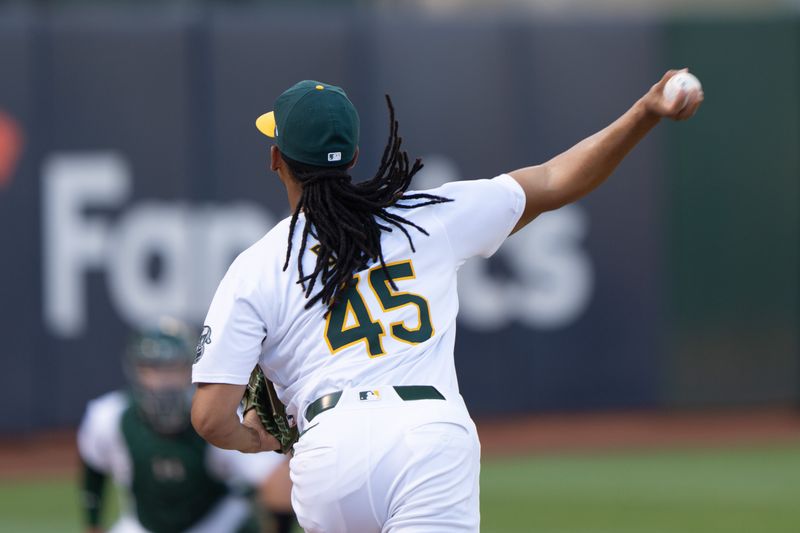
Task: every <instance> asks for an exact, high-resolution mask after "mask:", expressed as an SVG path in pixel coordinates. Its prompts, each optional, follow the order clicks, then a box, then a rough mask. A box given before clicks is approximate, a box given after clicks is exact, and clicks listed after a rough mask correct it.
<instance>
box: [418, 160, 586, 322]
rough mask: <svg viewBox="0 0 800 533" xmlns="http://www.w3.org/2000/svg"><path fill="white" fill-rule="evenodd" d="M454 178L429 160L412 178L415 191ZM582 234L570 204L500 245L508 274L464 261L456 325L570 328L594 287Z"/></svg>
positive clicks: (579, 213)
mask: <svg viewBox="0 0 800 533" xmlns="http://www.w3.org/2000/svg"><path fill="white" fill-rule="evenodd" d="M459 176H461V174H460V172H459V171H458V168H457V167H456V165H455V164H454V163H453V162H452V161H450V160H449V159H447V158H444V157H441V156H430V157H427V158H426V159H425V167H424V168H423V169H422V171H420V173H419V174H418V175H417V177H416V178H415V180H416V185H417V186H418V187H419V188H433V187H438V186H440V185H442V184H443V183H446V182H448V181H452V180H454V179H459ZM588 231H589V217H588V216H587V214H586V212H585V211H584V209H583V208H582V207H581V206H580V205H578V204H572V205H568V206H566V207H563V208H561V209H559V210H557V211H552V212H549V213H545V214H543V215H541V216H539V217H538V218H537V219H536V220H535V221H534V222H533V223H531V224H530V225H529V226H527V227H526V228H524V229H522V230H520V231H519V232H517V234H515V235H514V236H512V237H511V238H509V239H508V241H506V243H504V244H503V246H502V247H501V248H500V250H499V251H498V252H497V254H496V256H495V257H496V258H497V260H498V261H502V262H503V263H504V265H505V266H507V267H508V270H510V273H511V276H496V275H492V274H491V273H490V272H489V265H490V263H489V262H488V261H486V260H484V259H480V258H477V259H471V260H469V261H467V262H466V263H465V264H464V265H463V266H462V267H461V270H460V271H459V273H458V296H459V321H460V322H461V323H462V324H464V325H466V326H468V327H469V328H471V329H476V330H483V331H494V330H498V329H501V328H504V327H507V326H509V325H511V324H513V323H518V324H522V325H524V326H527V327H530V328H533V329H540V330H544V329H558V328H564V327H567V326H569V325H570V324H572V323H573V322H574V321H575V320H577V319H578V318H580V316H581V315H582V314H583V313H584V312H585V311H586V309H587V308H588V307H589V303H590V301H591V296H592V292H593V289H594V272H593V269H592V263H591V260H590V257H589V254H588V252H587V251H586V249H585V248H584V247H583V241H584V239H585V238H586V236H587V234H588ZM492 260H495V259H492Z"/></svg>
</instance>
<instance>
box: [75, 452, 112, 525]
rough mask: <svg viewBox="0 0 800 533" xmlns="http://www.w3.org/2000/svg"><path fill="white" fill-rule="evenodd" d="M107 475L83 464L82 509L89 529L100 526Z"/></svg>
mask: <svg viewBox="0 0 800 533" xmlns="http://www.w3.org/2000/svg"><path fill="white" fill-rule="evenodd" d="M105 485H106V475H105V474H104V473H102V472H100V471H98V470H95V469H94V468H92V467H91V466H89V465H88V464H87V463H86V462H84V463H83V490H82V491H81V508H82V510H83V516H84V520H85V521H86V525H87V526H89V527H98V526H99V525H100V511H101V510H102V508H103V492H104V491H103V489H104V488H105Z"/></svg>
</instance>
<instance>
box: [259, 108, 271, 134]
mask: <svg viewBox="0 0 800 533" xmlns="http://www.w3.org/2000/svg"><path fill="white" fill-rule="evenodd" d="M256 128H258V131H260V132H261V133H263V134H264V135H266V136H267V137H272V138H275V113H274V112H273V111H270V112H269V113H264V114H263V115H261V116H260V117H258V118H257V119H256Z"/></svg>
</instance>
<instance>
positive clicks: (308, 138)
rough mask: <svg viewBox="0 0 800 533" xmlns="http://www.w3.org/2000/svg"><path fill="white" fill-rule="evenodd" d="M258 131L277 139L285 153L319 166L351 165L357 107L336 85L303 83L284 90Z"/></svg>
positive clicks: (279, 146) (259, 118) (282, 151)
mask: <svg viewBox="0 0 800 533" xmlns="http://www.w3.org/2000/svg"><path fill="white" fill-rule="evenodd" d="M256 128H258V131H260V132H261V133H263V134H264V135H266V136H267V137H272V138H273V139H275V142H276V144H277V145H278V148H279V149H280V151H281V153H282V154H285V155H286V156H287V157H289V158H290V159H294V160H295V161H299V162H301V163H305V164H307V165H314V166H319V167H335V166H340V165H343V164H345V163H348V162H350V161H352V160H353V157H355V155H356V147H357V146H358V129H359V120H358V113H357V112H356V108H355V107H354V106H353V103H352V102H351V101H350V100H349V99H348V98H347V95H346V94H345V92H344V91H343V90H342V89H341V88H340V87H336V86H335V85H330V84H328V83H322V82H319V81H314V80H304V81H301V82H300V83H297V84H295V85H293V86H292V87H290V88H289V89H287V90H286V91H284V93H283V94H282V95H280V96H279V97H278V99H277V100H276V101H275V109H274V111H270V112H269V113H264V114H263V115H261V116H260V117H258V119H257V120H256Z"/></svg>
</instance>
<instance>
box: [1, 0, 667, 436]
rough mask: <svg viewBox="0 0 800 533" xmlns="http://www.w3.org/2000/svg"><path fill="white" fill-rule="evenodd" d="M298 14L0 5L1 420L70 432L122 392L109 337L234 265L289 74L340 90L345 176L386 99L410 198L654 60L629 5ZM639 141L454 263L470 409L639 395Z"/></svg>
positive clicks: (579, 119) (191, 312)
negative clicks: (409, 165) (584, 182)
mask: <svg viewBox="0 0 800 533" xmlns="http://www.w3.org/2000/svg"><path fill="white" fill-rule="evenodd" d="M315 13H316V15H315V16H309V14H308V13H307V12H302V11H291V10H281V11H258V12H256V13H253V12H249V11H220V12H208V11H205V12H195V11H186V12H183V11H181V12H176V11H170V12H156V11H147V10H130V11H124V12H121V11H89V12H84V11H79V12H76V11H67V12H56V13H49V14H47V15H45V14H38V15H37V14H30V13H28V14H19V13H12V12H3V11H0V72H2V82H1V83H0V112H2V114H3V115H2V116H5V117H7V119H6V120H5V122H0V126H1V125H2V124H3V123H5V124H11V126H8V128H10V129H12V130H14V131H16V132H17V133H18V134H19V136H20V137H21V138H22V139H23V140H24V141H23V150H22V153H21V156H20V157H18V158H16V159H14V161H13V162H12V163H13V171H10V172H8V174H9V176H8V177H7V178H3V175H2V174H0V178H3V179H2V180H1V181H0V187H2V188H0V242H1V243H2V250H3V262H2V276H0V295H2V302H3V304H2V306H0V335H2V338H3V339H4V351H3V352H2V354H1V355H0V357H2V366H3V372H2V374H0V384H2V386H0V403H2V405H7V406H8V405H14V406H18V408H16V409H14V410H5V409H4V410H3V416H2V419H0V431H2V432H6V433H8V432H13V431H24V430H30V429H37V428H46V427H61V426H69V425H73V424H75V423H77V421H78V420H79V417H80V415H81V412H82V409H83V407H84V405H85V402H86V401H87V400H88V399H90V398H92V397H94V396H96V395H98V394H101V393H103V392H105V391H107V390H110V389H112V388H115V387H118V386H120V385H121V384H122V383H123V376H122V371H121V368H120V353H121V350H122V347H123V345H124V342H125V338H126V333H127V332H128V331H129V330H130V329H131V328H134V327H136V326H137V325H140V324H143V323H146V322H147V321H148V320H152V318H153V317H155V316H158V315H162V314H171V315H177V316H180V317H183V318H185V319H187V320H189V321H191V322H192V323H194V324H200V323H201V322H202V319H203V315H204V313H205V310H206V308H207V305H208V303H209V301H210V298H211V295H212V293H213V290H214V288H215V287H216V284H217V282H218V281H219V279H220V278H221V276H222V274H223V273H224V271H225V269H226V268H227V265H228V264H229V263H230V261H231V260H232V258H233V257H235V255H236V254H237V253H238V252H239V251H241V250H242V249H244V248H245V247H247V246H248V245H249V244H250V243H252V242H253V241H255V240H256V239H257V238H258V237H259V236H260V235H261V234H262V233H263V232H264V231H266V229H268V228H269V227H270V226H271V225H272V224H274V223H275V222H276V221H277V220H279V219H281V218H282V217H284V216H286V214H287V212H286V211H287V208H286V205H285V193H284V192H283V190H282V188H281V187H280V184H279V183H278V181H277V180H276V179H275V178H274V177H273V175H272V174H271V173H269V171H268V168H267V157H268V143H266V142H265V140H264V139H263V138H262V137H260V136H259V135H258V134H257V132H256V131H255V129H254V127H253V121H254V118H255V117H256V116H257V115H258V114H260V113H261V112H263V111H265V110H268V109H269V108H270V106H271V103H272V101H273V100H274V98H275V97H276V96H277V95H278V94H279V93H280V92H281V91H282V90H283V89H284V88H286V87H287V86H289V85H291V84H292V83H294V82H295V81H297V80H299V79H305V78H315V79H320V80H324V81H327V82H330V83H334V84H337V85H341V86H343V87H345V88H346V89H347V90H348V92H349V94H350V96H351V98H352V100H353V101H354V102H355V104H356V105H357V107H358V109H359V110H360V113H361V116H362V143H361V149H362V158H361V161H360V163H359V167H358V169H357V172H356V174H357V175H358V176H360V177H366V176H368V175H369V174H370V171H371V170H372V169H374V168H375V166H376V164H377V161H378V158H379V155H380V152H381V151H382V148H383V143H384V141H385V138H386V120H387V113H386V110H385V108H384V103H383V95H384V93H387V92H389V93H391V95H392V97H393V99H394V102H395V105H396V108H397V112H398V117H399V120H400V127H401V132H402V135H403V136H404V138H405V139H407V141H406V145H407V148H408V149H409V151H410V152H411V153H412V154H414V155H420V156H423V157H424V159H425V161H426V162H427V163H428V164H427V166H426V169H425V170H424V171H423V172H422V173H421V174H420V175H419V177H418V178H417V182H416V184H415V186H416V187H417V188H425V187H429V186H435V185H438V184H440V183H442V182H444V181H449V180H454V179H473V178H485V177H492V176H494V175H497V174H499V173H501V172H503V171H508V170H512V169H514V168H518V167H520V166H525V165H529V164H534V163H537V162H541V161H543V160H546V159H547V158H549V157H550V156H552V155H554V154H556V153H558V152H559V151H561V150H562V149H564V148H566V147H568V146H570V145H571V144H573V143H574V142H576V141H577V140H579V139H581V138H583V137H584V136H586V135H587V134H589V133H591V132H593V131H595V130H597V129H598V128H600V127H602V126H604V125H605V124H607V123H608V122H610V121H611V120H613V119H614V118H615V117H616V116H617V115H618V114H620V113H622V112H623V111H624V110H625V109H626V108H627V106H628V105H630V104H631V103H632V102H633V101H634V100H635V99H636V98H637V97H638V96H639V95H640V94H641V93H642V92H643V91H645V90H646V89H647V88H648V87H649V86H650V85H651V84H652V83H653V81H654V79H656V77H657V76H658V75H659V74H660V73H661V71H662V70H663V68H664V65H663V64H662V62H661V60H660V57H661V48H660V46H661V32H660V30H659V28H658V27H657V26H654V25H653V24H650V23H645V22H641V21H639V22H632V21H627V22H599V21H593V22H575V23H566V22H553V21H551V22H537V21H535V20H520V19H515V18H511V17H509V18H502V17H500V18H496V19H492V20H488V21H487V20H480V19H474V18H458V19H435V20H430V19H425V18H420V17H417V16H415V15H408V14H407V15H403V16H399V17H392V18H389V17H384V16H382V15H379V14H365V13H363V12H349V11H346V12H342V11H341V10H337V11H336V12H334V11H330V12H327V11H319V10H318V11H316V12H315ZM589 50H590V51H591V53H587V51H589ZM2 131H3V130H2V127H0V143H3V142H5V141H3V139H5V138H7V136H6V137H3V136H2V133H1V132H2ZM661 138H662V137H661V134H660V133H656V134H655V135H654V136H653V137H651V138H649V139H648V140H647V141H646V142H645V143H644V144H643V145H642V146H640V147H639V148H637V150H636V151H635V152H634V153H633V154H632V155H631V157H630V158H629V160H627V161H626V162H625V163H624V164H623V166H622V167H621V169H620V170H619V172H618V173H617V174H616V176H615V177H614V179H613V180H612V181H611V182H610V183H609V184H608V185H607V186H605V187H604V188H602V189H601V190H599V191H598V192H597V193H596V194H594V195H592V196H591V197H590V198H588V199H586V200H585V201H582V202H580V203H579V204H577V205H574V206H569V207H567V208H564V209H562V210H560V211H557V212H554V213H551V214H547V215H545V216H543V217H541V219H540V220H537V221H536V223H534V224H533V225H532V226H530V227H529V228H528V229H526V230H524V231H522V232H520V233H519V234H518V235H515V236H514V237H513V238H511V239H510V240H509V242H508V243H506V244H505V245H504V246H503V248H502V249H501V251H500V252H499V253H498V254H497V255H496V256H495V257H494V258H493V259H491V260H490V261H475V262H471V263H468V264H467V265H465V267H464V269H463V272H462V274H461V278H460V291H461V316H460V324H459V335H458V342H457V354H456V356H457V357H456V359H457V367H458V373H459V379H460V383H461V386H462V392H463V394H464V396H465V397H466V399H467V401H468V403H469V405H470V406H471V408H472V410H473V412H475V413H477V414H508V413H517V412H527V411H532V410H563V409H568V410H571V409H595V408H632V407H656V406H658V405H660V402H661V400H660V398H661V394H660V390H659V387H660V374H659V373H660V372H661V370H662V363H663V358H664V357H665V354H664V352H663V350H662V345H663V342H662V340H663V339H662V338H661V331H662V324H663V316H662V315H661V312H662V309H663V305H662V300H663V294H662V293H663V291H664V283H663V272H662V265H663V264H664V258H663V257H662V255H663V251H662V250H663V248H664V243H663V240H664V239H663V225H664V223H663V220H662V219H663V218H664V216H663V215H664V213H663V211H664V208H665V205H664V200H663V195H662V192H663V191H662V189H663V186H662V183H663V179H664V177H663V176H662V174H661V173H662V169H663V168H664V165H663V164H662V163H663V160H664V153H663V150H662V144H663V143H662V142H661ZM0 147H1V146H0ZM7 151H8V150H6V152H7ZM3 153H5V152H3V151H2V150H0V155H2V154H3ZM12 155H13V154H12ZM3 157H6V156H3ZM6 159H9V160H10V156H8V157H6ZM2 164H3V160H2V159H0V171H1V170H2V168H3V166H2ZM10 164H11V163H9V165H10ZM45 376H46V377H45ZM42 380H46V381H47V382H48V383H49V385H48V393H47V395H46V396H47V398H48V399H47V400H46V403H45V400H44V395H43V394H41V393H37V394H36V395H34V394H33V393H32V392H31V391H32V390H33V388H34V386H35V384H36V383H39V382H40V381H42ZM52 398H56V399H57V401H55V402H54V401H53V400H52Z"/></svg>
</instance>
